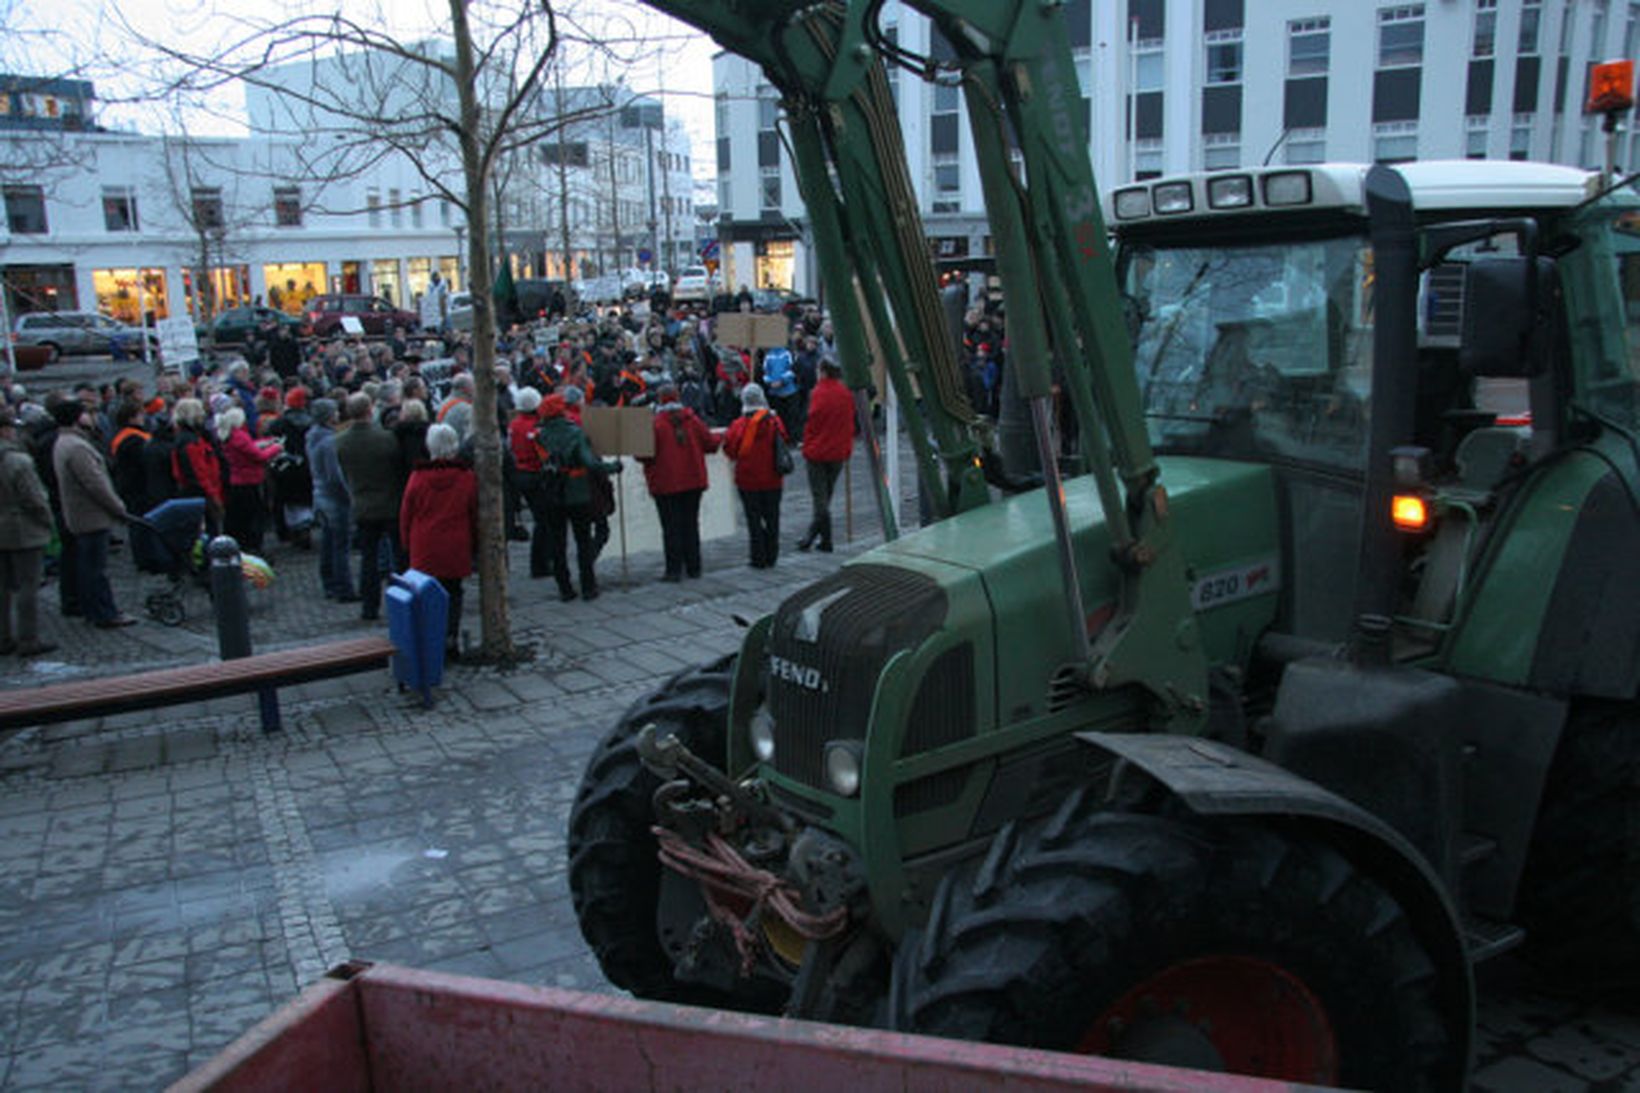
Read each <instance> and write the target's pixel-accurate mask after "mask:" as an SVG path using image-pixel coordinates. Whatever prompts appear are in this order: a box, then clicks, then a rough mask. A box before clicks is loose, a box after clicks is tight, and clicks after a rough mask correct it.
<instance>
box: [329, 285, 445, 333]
mask: <svg viewBox="0 0 1640 1093" xmlns="http://www.w3.org/2000/svg"><path fill="white" fill-rule="evenodd" d="M347 316H352V317H353V318H355V319H357V320H359V325H360V326H361V327H363V328H364V332H365V333H366V334H372V335H378V336H379V335H382V334H386V333H387V327H388V325H389V324H391V325H393V326H396V327H398V328H399V329H400V330H401V331H411V330H415V329H416V328H417V327H418V326H419V325H420V324H421V317H420V316H419V315H417V314H416V313H415V312H413V311H405V310H404V309H403V308H397V307H394V306H393V305H392V304H390V303H388V302H387V301H386V300H384V299H382V298H381V297H380V296H366V295H363V294H360V293H328V294H326V295H324V296H315V297H314V298H313V299H311V300H309V301H308V307H307V321H308V325H309V326H311V327H312V328H313V333H314V335H315V336H316V337H320V338H328V337H330V336H331V335H332V334H334V333H336V332H337V331H338V330H341V329H342V319H343V318H345V317H347Z"/></svg>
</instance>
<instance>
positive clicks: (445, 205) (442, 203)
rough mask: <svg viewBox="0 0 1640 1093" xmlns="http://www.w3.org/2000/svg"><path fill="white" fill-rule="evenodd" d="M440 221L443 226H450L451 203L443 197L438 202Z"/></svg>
mask: <svg viewBox="0 0 1640 1093" xmlns="http://www.w3.org/2000/svg"><path fill="white" fill-rule="evenodd" d="M438 222H439V225H440V226H441V227H446V228H448V227H449V226H450V203H449V202H448V201H446V200H445V199H444V198H442V197H441V198H439V202H438Z"/></svg>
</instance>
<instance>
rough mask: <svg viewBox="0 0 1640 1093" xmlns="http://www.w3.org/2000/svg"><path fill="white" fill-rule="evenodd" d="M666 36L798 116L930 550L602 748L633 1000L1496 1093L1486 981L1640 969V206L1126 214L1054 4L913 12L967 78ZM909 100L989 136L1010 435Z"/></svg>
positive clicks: (1397, 198)
mask: <svg viewBox="0 0 1640 1093" xmlns="http://www.w3.org/2000/svg"><path fill="white" fill-rule="evenodd" d="M657 6H660V7H663V8H665V9H666V10H668V11H670V12H671V13H673V14H675V15H678V16H679V17H681V18H684V19H687V20H689V21H691V22H694V23H695V24H697V25H699V26H701V27H703V28H704V29H706V30H707V31H709V32H710V33H712V34H713V35H714V36H715V37H717V39H718V40H719V41H720V42H721V43H722V44H723V45H724V46H725V47H726V48H729V49H733V50H736V51H738V52H741V53H743V54H746V55H748V56H750V57H752V58H754V59H755V60H757V61H759V62H760V63H761V64H762V65H763V68H764V71H765V73H766V74H767V76H768V78H769V80H770V81H771V82H772V83H773V84H774V85H775V86H777V87H778V88H779V89H780V91H781V93H782V95H783V96H784V98H783V106H784V110H785V114H786V122H787V126H788V128H789V131H790V136H791V141H792V147H793V151H794V153H795V158H796V163H797V168H798V171H799V177H800V179H801V181H802V184H803V192H804V197H805V202H806V204H807V206H808V209H809V212H810V215H811V217H812V218H813V221H814V224H815V229H816V230H815V233H814V234H815V242H816V246H817V247H818V248H819V251H820V258H821V263H822V273H823V276H824V278H825V287H826V290H827V296H828V302H829V304H830V306H831V309H832V313H833V317H834V321H835V323H836V328H837V330H838V332H839V337H840V345H841V349H842V357H843V364H844V367H845V372H846V375H847V377H848V379H849V382H850V384H851V386H853V387H855V388H856V389H857V390H858V391H859V392H860V395H859V398H860V404H861V406H862V407H864V405H865V395H864V391H865V388H866V387H867V386H868V384H869V382H870V380H869V371H868V365H869V363H870V362H872V361H873V360H875V361H877V362H880V363H881V364H882V365H883V367H884V368H885V369H886V374H887V376H888V379H889V381H890V382H891V383H893V384H894V385H895V387H896V390H897V391H898V392H899V393H900V395H901V402H902V404H903V405H907V406H910V405H913V404H915V405H917V406H918V407H919V413H918V415H917V420H918V422H919V425H920V428H919V429H918V430H917V431H916V432H915V433H914V435H913V438H912V439H913V446H914V450H915V453H916V456H917V461H918V465H919V471H920V474H921V480H922V482H923V484H924V492H925V497H926V499H927V501H928V504H929V506H930V509H931V510H932V515H933V516H934V517H935V519H934V520H933V521H932V522H931V523H929V524H928V526H926V527H924V528H922V529H921V530H918V531H916V532H913V533H909V534H904V535H900V534H898V529H897V528H895V527H894V526H893V524H892V521H891V520H890V519H889V518H888V516H887V508H886V506H885V507H884V514H885V515H884V520H885V527H886V530H887V533H888V534H887V536H886V538H887V541H886V542H885V543H884V545H883V546H881V547H879V548H877V549H875V550H873V551H871V552H869V553H867V554H864V555H861V556H859V557H857V558H855V559H853V560H851V561H850V562H848V563H847V564H845V565H843V566H842V567H841V568H840V569H839V571H838V572H837V573H836V574H834V575H833V576H831V577H828V578H826V579H824V580H822V581H820V582H818V583H816V584H814V585H812V586H811V587H808V588H806V589H803V590H801V591H799V592H797V593H795V594H794V595H792V596H791V597H790V598H789V599H787V600H786V601H785V602H784V603H783V604H782V605H781V606H780V608H779V609H778V610H777V611H776V612H775V613H774V614H773V615H772V616H770V617H767V618H763V619H760V620H758V621H757V622H755V623H754V624H752V625H751V626H750V628H749V630H748V631H747V633H746V635H745V639H744V643H743V645H742V648H741V651H740V653H739V655H738V656H736V657H732V658H729V659H728V660H726V661H723V662H719V663H717V664H713V665H710V666H707V667H704V668H701V669H697V670H694V671H690V672H686V673H684V674H682V675H680V676H678V677H676V678H674V679H673V680H671V681H670V682H668V683H667V684H666V685H665V686H664V687H662V688H661V689H660V690H659V691H657V692H656V693H655V694H653V695H651V696H650V697H648V698H646V699H644V700H643V701H641V702H639V703H638V704H637V705H636V706H634V707H633V708H632V709H631V710H630V711H628V713H627V714H626V716H625V717H624V718H623V719H622V721H621V723H620V724H619V725H617V726H616V727H615V728H614V730H613V731H612V732H611V733H610V735H609V736H608V737H607V738H606V739H605V740H604V741H603V743H602V745H601V746H600V748H599V749H598V750H597V751H596V752H595V754H594V755H593V757H592V759H591V761H590V764H589V766H588V769H587V773H586V776H585V780H584V782H583V785H582V788H581V791H580V795H579V797H578V799H577V802H576V805H575V809H574V812H573V815H572V817H571V821H570V833H569V851H570V856H571V865H570V883H571V888H572V891H573V894H574V898H575V903H576V908H577V912H578V914H579V916H580V922H581V927H582V931H583V933H584V935H585V936H586V938H587V940H588V942H589V943H590V945H591V947H592V949H593V951H594V952H595V953H596V955H597V957H598V959H599V961H600V962H601V965H602V967H603V969H604V971H605V973H606V974H607V975H608V977H609V979H610V981H611V982H613V983H614V984H616V985H617V986H620V987H623V988H625V989H627V990H630V991H632V992H633V993H635V994H638V995H641V996H645V997H651V998H665V999H673V1000H679V1001H687V1002H695V1003H700V1004H708V1005H718V1006H726V1007H735V1008H742V1009H750V1010H760V1011H765V1012H784V1013H788V1014H792V1015H795V1016H803V1017H811V1018H815V1019H821V1020H834V1021H843V1022H854V1023H862V1024H876V1025H882V1026H888V1027H895V1028H900V1029H904V1030H909V1031H916V1032H926V1033H933V1034H939V1035H946V1036H955V1037H961V1038H969V1039H985V1040H994V1041H1000V1042H1007V1043H1014V1044H1024V1045H1032V1046H1038V1047H1046V1048H1052V1049H1059V1050H1069V1051H1085V1052H1097V1053H1100V1054H1106V1055H1113V1056H1119V1057H1126V1058H1133V1059H1143V1060H1151V1061H1162V1062H1169V1063H1174V1064H1179V1065H1188V1066H1196V1067H1202V1068H1207V1069H1220V1070H1228V1071H1232V1072H1239V1073H1246V1074H1258V1075H1265V1076H1270V1077H1276V1078H1284V1079H1290V1080H1299V1081H1310V1082H1322V1083H1329V1084H1337V1085H1349V1086H1353V1087H1371V1088H1380V1089H1396V1090H1410V1089H1436V1088H1442V1089H1450V1088H1460V1087H1461V1086H1462V1084H1463V1082H1464V1080H1465V1077H1466V1075H1467V1073H1468V1067H1469V1060H1470V1054H1471V1037H1472V1029H1473V1023H1474V994H1475V990H1474V982H1473V975H1472V969H1473V967H1474V965H1475V964H1477V963H1478V962H1480V961H1483V960H1485V959H1487V958H1489V957H1491V956H1494V955H1496V954H1498V953H1501V952H1504V951H1506V950H1508V949H1511V948H1513V947H1515V946H1517V945H1519V946H1523V951H1524V952H1525V954H1526V955H1527V956H1528V957H1529V958H1530V959H1532V960H1533V961H1534V962H1535V963H1536V964H1537V965H1538V966H1539V967H1541V968H1543V969H1544V970H1545V971H1546V972H1548V973H1552V974H1555V975H1557V976H1559V977H1561V978H1563V979H1565V980H1567V981H1569V982H1572V983H1580V984H1587V983H1589V982H1590V981H1591V977H1599V980H1600V981H1601V982H1602V983H1606V984H1620V983H1629V982H1633V981H1634V980H1635V979H1636V978H1640V974H1637V973H1640V706H1637V704H1636V696H1637V692H1640V611H1637V607H1640V595H1637V593H1636V591H1635V590H1636V589H1637V588H1640V502H1637V495H1636V489H1637V484H1640V442H1637V433H1640V399H1637V384H1636V376H1637V375H1640V328H1636V327H1635V326H1634V325H1633V324H1635V323H1636V322H1640V320H1636V319H1632V318H1631V316H1634V315H1640V198H1637V196H1636V194H1635V193H1634V191H1633V190H1632V189H1631V188H1630V187H1628V186H1626V185H1625V186H1621V187H1603V186H1602V181H1603V180H1602V179H1601V177H1600V176H1598V175H1595V174H1591V173H1589V172H1583V171H1576V170H1572V169H1569V168H1562V167H1554V166H1547V165H1541V164H1521V163H1467V162H1459V163H1415V164H1405V165H1402V166H1400V167H1398V168H1390V167H1384V166H1375V167H1366V166H1352V165H1318V166H1311V167H1282V168H1279V169H1277V168H1271V169H1263V168H1261V169H1252V170H1245V171H1241V172H1227V173H1216V174H1210V175H1197V176H1187V177H1180V178H1170V179H1160V180H1154V181H1150V182H1147V183H1144V184H1142V185H1134V186H1128V187H1123V188H1120V189H1117V190H1116V191H1115V192H1114V193H1112V194H1111V195H1109V199H1108V204H1106V203H1104V202H1101V201H1099V200H1097V199H1096V198H1095V196H1094V194H1095V191H1094V188H1093V179H1092V174H1091V171H1090V169H1089V166H1088V162H1087V155H1086V140H1087V138H1086V133H1085V131H1084V129H1083V121H1082V118H1083V116H1084V115H1083V113H1082V112H1081V110H1080V104H1079V100H1078V98H1077V96H1076V93H1075V87H1076V82H1075V78H1074V70H1073V69H1071V68H1070V58H1069V54H1068V51H1067V47H1066V46H1065V42H1066V40H1067V38H1066V35H1065V34H1064V33H1063V30H1062V28H1061V27H1060V25H1059V23H1058V19H1059V13H1058V10H1057V7H1056V6H1055V5H1052V4H1038V3H1024V2H1023V0H1021V2H1017V3H979V2H977V0H975V2H971V3H964V2H955V0H947V2H942V3H934V2H922V0H917V2H913V3H911V4H910V6H911V7H914V8H916V9H917V10H919V11H922V12H924V13H926V14H927V15H928V16H929V17H930V18H931V20H932V22H933V25H934V27H935V28H936V31H937V32H938V38H939V40H940V41H941V43H942V44H943V48H942V50H941V51H940V56H939V57H917V56H913V55H910V54H908V53H906V52H905V51H904V50H903V49H901V48H900V47H899V46H898V45H897V44H896V43H895V42H894V41H893V40H892V39H891V38H890V37H889V36H887V35H885V34H884V33H883V32H882V30H881V29H880V28H879V27H878V26H877V25H876V17H877V7H878V5H877V4H875V3H869V2H860V3H851V4H847V5H844V4H841V3H824V4H798V3H789V4H778V3H777V4H771V3H751V2H744V3H733V2H730V3H718V2H707V0H666V2H665V3H660V4H657ZM885 64H895V65H900V66H903V67H905V68H906V69H908V70H910V71H912V72H916V73H918V74H919V75H922V76H925V77H929V78H933V79H937V80H950V81H954V82H960V84H961V86H962V88H963V90H964V93H965V95H966V96H967V101H968V107H969V115H970V118H971V120H972V122H973V146H974V148H975V151H976V155H977V156H978V159H979V166H980V170H981V176H982V179H983V180H984V184H985V194H986V204H987V213H988V216H989V218H990V222H991V226H992V232H993V237H994V239H995V241H996V254H997V264H998V270H999V273H1000V275H1001V277H1002V281H1003V288H1004V293H1005V296H1006V302H1007V331H1008V359H1007V365H1006V375H1007V381H1008V384H1009V389H1008V390H1006V392H1005V394H1006V398H1005V403H1004V406H1003V411H1002V420H1001V421H1000V422H998V423H996V428H995V429H994V430H992V429H991V428H990V426H991V423H989V422H986V421H982V420H978V419H976V418H975V416H974V415H973V413H972V411H971V409H970V408H969V407H968V406H967V404H966V401H965V399H964V398H963V397H962V394H961V385H960V383H959V382H957V381H955V379H954V376H955V371H954V357H955V349H954V339H953V337H952V335H951V332H950V329H949V326H948V324H947V323H946V321H945V319H944V316H943V314H942V311H941V308H940V301H939V294H938V292H937V289H936V288H935V280H934V275H933V271H932V268H931V266H930V264H929V261H928V257H927V255H928V251H927V247H926V244H925V243H924V242H923V240H922V229H921V225H920V222H919V221H918V220H917V218H916V215H915V201H914V198H913V197H912V196H911V188H910V185H909V181H908V180H907V179H906V177H905V168H904V160H903V154H902V152H901V150H900V146H899V144H898V139H899V138H898V131H897V128H896V127H895V126H894V124H893V105H892V97H891V95H890V92H889V90H888V86H887V82H886V80H885V78H884V65H885ZM1016 161H1017V163H1018V164H1019V165H1020V166H1019V167H1016V165H1015V164H1016ZM1020 168H1022V169H1020ZM1107 214H1108V215H1107ZM1107 220H1108V222H1109V223H1110V224H1111V225H1113V226H1114V237H1115V240H1116V243H1115V246H1114V248H1113V247H1112V246H1111V245H1110V243H1109V239H1110V236H1108V235H1107V232H1106V222H1107ZM1056 398H1058V399H1059V400H1061V402H1062V404H1063V405H1064V406H1065V407H1068V408H1069V409H1070V410H1071V411H1073V412H1074V418H1075V422H1076V430H1075V436H1074V438H1072V437H1069V436H1068V435H1066V431H1065V430H1060V429H1058V428H1056V427H1055V413H1054V409H1055V406H1054V400H1055V399H1056ZM865 433H866V435H867V436H868V437H869V436H870V432H869V430H865ZM873 455H874V458H875V453H873ZM1033 456H1034V457H1035V458H1034V460H1033V458H1032V457H1033ZM1033 462H1034V464H1035V465H1034V467H1033V466H1032V463H1033ZM1062 472H1063V473H1062ZM1028 486H1030V487H1035V488H1024V487H1028Z"/></svg>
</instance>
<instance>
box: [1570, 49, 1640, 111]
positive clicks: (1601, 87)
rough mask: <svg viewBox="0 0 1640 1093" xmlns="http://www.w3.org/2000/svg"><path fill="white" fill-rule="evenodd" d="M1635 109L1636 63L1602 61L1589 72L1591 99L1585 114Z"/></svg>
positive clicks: (1584, 109)
mask: <svg viewBox="0 0 1640 1093" xmlns="http://www.w3.org/2000/svg"><path fill="white" fill-rule="evenodd" d="M1633 109H1634V62H1633V61H1602V62H1601V63H1600V64H1597V65H1595V66H1594V67H1593V68H1592V69H1590V70H1589V98H1588V100H1587V101H1586V102H1584V104H1583V112H1584V113H1585V114H1608V113H1617V112H1620V111H1624V110H1633Z"/></svg>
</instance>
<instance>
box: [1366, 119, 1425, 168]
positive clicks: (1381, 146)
mask: <svg viewBox="0 0 1640 1093" xmlns="http://www.w3.org/2000/svg"><path fill="white" fill-rule="evenodd" d="M1372 158H1373V159H1374V160H1376V161H1377V162H1379V163H1405V162H1407V161H1408V160H1412V159H1417V158H1418V123H1417V122H1405V121H1389V122H1378V123H1377V124H1375V125H1374V126H1373V127H1372Z"/></svg>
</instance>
